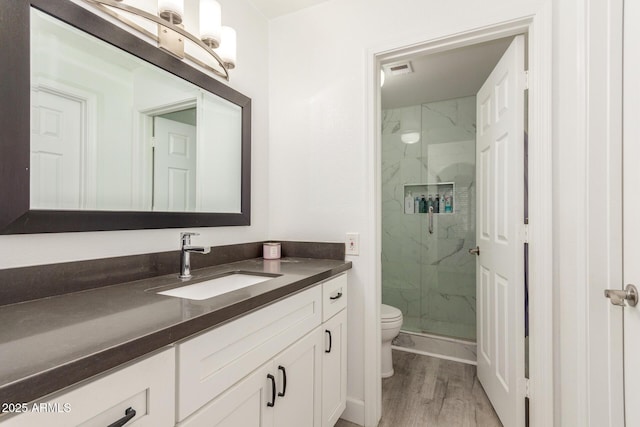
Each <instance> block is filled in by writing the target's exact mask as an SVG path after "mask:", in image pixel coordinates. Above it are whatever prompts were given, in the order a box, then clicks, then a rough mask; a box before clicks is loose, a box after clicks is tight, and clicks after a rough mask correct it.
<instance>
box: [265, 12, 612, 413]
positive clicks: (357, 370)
mask: <svg viewBox="0 0 640 427" xmlns="http://www.w3.org/2000/svg"><path fill="white" fill-rule="evenodd" d="M545 3H546V0H537V1H525V0H518V1H507V0H490V1H483V2H477V1H473V0H457V1H448V2H435V1H422V0H368V1H367V0H332V1H329V2H326V3H322V4H320V5H317V6H315V7H312V8H309V9H305V10H302V11H299V12H297V13H293V14H290V15H286V16H283V17H280V18H278V19H275V20H272V21H271V23H270V48H269V55H270V56H269V66H270V74H271V78H270V84H271V86H270V115H271V117H270V134H269V138H270V150H269V168H270V173H269V180H270V187H269V188H270V192H269V194H270V202H269V216H270V228H269V235H270V237H272V238H276V237H277V238H284V239H294V238H295V239H301V240H335V241H341V240H343V239H344V233H345V232H347V231H356V232H360V233H361V237H360V243H361V246H362V247H361V255H360V256H359V257H349V259H351V260H352V261H353V262H354V269H353V271H352V274H351V276H350V280H351V283H350V300H349V304H350V307H349V309H350V311H349V345H350V354H349V357H350V358H349V390H348V395H349V397H350V398H352V399H356V400H362V399H363V398H364V395H365V390H364V382H363V374H364V372H363V366H364V355H363V352H362V343H363V335H364V324H363V315H364V306H363V301H364V300H365V299H367V300H371V298H369V297H368V296H370V295H371V293H372V292H375V284H374V266H375V259H376V257H379V255H378V254H375V253H372V247H373V243H374V237H375V236H373V235H371V234H369V232H368V229H369V228H368V227H370V226H369V225H368V221H369V218H368V216H367V210H368V209H370V207H371V206H372V204H373V200H368V199H367V198H366V197H367V192H368V188H369V185H370V183H368V182H366V177H367V176H368V174H369V170H368V168H369V167H370V166H371V165H368V164H367V158H366V153H367V146H368V145H369V144H372V143H373V141H368V140H366V132H367V130H366V129H365V126H366V123H365V118H366V108H367V103H368V102H372V101H371V100H368V99H367V95H366V88H365V83H366V80H367V74H366V64H367V63H366V61H367V52H371V51H372V50H373V49H375V50H377V51H380V50H383V49H384V48H394V47H397V46H401V45H409V44H411V43H419V42H420V41H424V40H430V39H434V38H437V37H440V36H445V35H450V34H454V33H457V32H461V31H465V30H470V29H473V28H477V27H480V26H483V25H487V24H491V23H497V22H504V21H508V20H511V19H516V18H519V17H521V16H524V15H528V14H531V13H534V12H536V11H537V10H539V9H540V8H541V7H542V6H543V5H544V4H545ZM550 3H551V4H552V6H553V10H552V12H553V32H554V33H553V45H554V52H553V60H554V61H555V62H554V65H553V79H554V87H553V88H554V99H553V103H554V110H553V121H554V127H553V135H554V139H553V144H554V147H555V148H554V152H553V156H554V177H553V178H554V188H555V191H554V194H553V195H549V196H550V201H552V202H553V208H552V209H553V214H554V265H555V281H554V289H555V291H554V301H555V304H556V306H555V307H554V316H555V318H554V336H555V338H554V345H555V355H556V362H557V364H556V366H555V380H554V383H555V393H556V395H555V398H554V402H555V422H556V425H586V424H584V423H583V422H586V420H587V419H588V415H585V413H586V412H588V411H587V408H588V404H587V402H588V401H587V398H586V396H587V394H589V393H590V399H591V401H596V400H593V399H594V398H597V397H598V393H599V394H600V397H601V396H602V394H603V393H604V394H605V397H606V393H607V392H606V389H603V388H600V389H597V387H596V386H595V384H594V386H593V388H592V389H591V390H590V391H587V385H586V384H585V381H584V380H583V378H584V377H585V376H586V375H588V374H589V373H590V371H589V370H587V368H586V359H587V356H586V351H585V350H586V348H585V347H582V346H583V345H585V340H587V341H588V340H589V339H591V340H592V344H591V345H592V346H594V345H600V346H601V345H602V344H606V343H604V342H602V341H598V340H599V339H600V337H599V336H598V337H596V336H592V337H591V338H590V337H589V336H588V335H586V334H582V335H581V336H579V337H577V336H576V335H575V332H576V331H578V332H581V331H584V330H585V328H584V326H583V325H584V322H585V320H586V319H587V318H588V314H587V313H586V311H585V309H584V307H577V303H576V299H575V296H576V294H580V292H584V291H585V290H586V289H585V287H586V285H585V283H586V282H584V281H582V279H583V278H584V277H585V275H586V274H587V271H588V270H587V265H586V263H585V262H584V258H583V259H579V258H580V256H584V254H583V253H582V252H580V248H581V245H584V244H585V242H586V241H587V240H588V237H589V229H587V227H586V222H585V221H586V219H585V218H586V215H587V214H586V212H585V210H586V206H585V203H584V197H585V196H586V195H587V194H588V184H587V183H586V181H585V177H586V175H585V173H584V172H585V170H584V167H585V164H584V162H585V161H586V160H585V159H586V157H587V148H586V146H585V144H584V140H583V139H581V135H582V134H583V133H584V132H583V131H584V126H585V122H584V118H583V117H582V116H581V115H583V114H584V113H585V111H584V99H585V96H586V94H585V86H584V81H585V74H586V71H585V61H584V55H585V52H584V45H585V40H586V35H587V34H586V32H585V25H584V18H585V10H586V9H587V5H588V3H589V1H588V0H553V1H550ZM591 19H592V22H591V25H593V26H597V25H598V24H599V23H601V21H602V20H606V19H607V17H606V16H605V14H602V13H596V14H593V16H592V17H591ZM593 84H594V85H597V84H600V85H606V84H607V83H606V82H605V81H603V82H602V83H598V82H596V81H595V80H594V83H593ZM600 100H601V101H604V100H602V99H601V98H594V99H592V100H591V102H592V103H593V104H597V102H599V101H600ZM603 105H604V104H603ZM593 119H594V120H598V118H597V117H593ZM581 132H582V134H581ZM592 163H595V162H592ZM603 164H604V163H603ZM605 166H606V165H605ZM605 166H603V167H605ZM594 170H595V169H594ZM603 171H604V172H606V170H603ZM595 176H597V175H595ZM595 226H596V225H593V227H595ZM594 246H595V245H594ZM590 261H591V268H592V269H594V268H595V269H597V268H598V260H597V258H596V259H592V260H590ZM538 314H540V315H550V313H538ZM579 346H580V347H579ZM593 425H597V424H593Z"/></svg>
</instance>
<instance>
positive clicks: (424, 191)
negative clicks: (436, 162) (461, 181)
mask: <svg viewBox="0 0 640 427" xmlns="http://www.w3.org/2000/svg"><path fill="white" fill-rule="evenodd" d="M409 193H411V196H412V197H413V198H414V199H415V198H416V196H418V197H422V195H424V197H425V199H427V200H428V199H429V195H431V196H434V197H435V195H436V194H439V195H440V197H442V195H443V194H444V195H449V196H451V212H444V209H443V211H442V212H434V214H437V215H450V214H452V213H455V210H456V202H455V183H453V182H434V183H419V184H404V197H403V199H405V198H406V197H407V196H408V195H409ZM420 213H421V214H424V212H420ZM405 214H413V212H411V213H410V212H405Z"/></svg>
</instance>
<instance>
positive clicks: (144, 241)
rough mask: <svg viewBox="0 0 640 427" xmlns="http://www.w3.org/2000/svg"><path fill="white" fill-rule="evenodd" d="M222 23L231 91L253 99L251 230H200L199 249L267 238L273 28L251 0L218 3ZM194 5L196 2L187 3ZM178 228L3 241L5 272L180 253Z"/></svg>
mask: <svg viewBox="0 0 640 427" xmlns="http://www.w3.org/2000/svg"><path fill="white" fill-rule="evenodd" d="M219 1H220V4H221V6H222V13H223V22H224V24H225V25H230V26H232V27H235V28H236V30H237V32H238V64H237V68H236V69H235V70H233V71H232V73H231V81H230V82H229V86H231V87H233V88H234V89H236V90H238V91H240V92H242V93H243V94H245V95H247V96H248V97H250V98H251V99H252V108H253V117H252V119H253V121H252V137H253V140H252V176H251V187H252V188H251V189H252V197H251V199H252V206H251V212H252V215H251V226H248V227H216V228H200V229H198V230H196V231H198V232H200V234H201V236H198V237H196V238H194V243H195V244H209V245H214V246H218V245H224V244H231V243H242V242H253V241H259V240H265V239H266V238H267V224H268V218H267V213H268V204H267V200H268V199H267V191H268V188H267V180H268V175H267V171H268V167H267V161H268V159H267V156H268V154H267V153H268V151H267V150H268V147H267V135H268V117H269V116H268V111H267V108H268V89H267V88H268V69H267V60H268V57H267V51H268V40H269V33H268V23H267V20H266V18H264V16H263V15H262V14H260V13H259V12H258V11H257V10H256V9H255V7H254V6H253V5H252V4H251V3H250V2H249V1H248V0H219ZM189 3H195V1H194V0H187V5H188V6H189ZM179 232H180V230H179V229H165V230H136V231H112V232H90V233H56V234H36V235H13V236H0V269H3V268H11V267H19V266H26V265H37V264H46V263H55V262H65V261H73V260H83V259H93V258H105V257H112V256H121V255H132V254H140V253H148V252H160V251H168V250H176V249H178V247H179V245H178V235H179Z"/></svg>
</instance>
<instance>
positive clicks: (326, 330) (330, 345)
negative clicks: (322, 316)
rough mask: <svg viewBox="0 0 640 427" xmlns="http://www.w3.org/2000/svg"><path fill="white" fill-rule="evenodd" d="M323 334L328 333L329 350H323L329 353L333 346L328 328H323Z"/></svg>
mask: <svg viewBox="0 0 640 427" xmlns="http://www.w3.org/2000/svg"><path fill="white" fill-rule="evenodd" d="M340 295H342V294H340ZM324 333H325V334H329V350H325V351H324V352H325V353H331V347H333V345H332V344H331V331H330V330H328V329H325V331H324Z"/></svg>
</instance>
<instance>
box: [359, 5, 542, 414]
mask: <svg viewBox="0 0 640 427" xmlns="http://www.w3.org/2000/svg"><path fill="white" fill-rule="evenodd" d="M551 8H552V7H551V2H550V1H548V2H545V4H544V5H542V6H541V7H540V9H539V10H538V11H537V12H536V13H533V14H531V15H527V16H523V17H521V18H519V19H514V20H512V21H508V22H499V23H494V24H490V25H486V26H483V27H479V28H475V29H473V30H471V31H465V32H458V33H454V34H448V35H445V36H442V37H438V38H435V39H427V40H424V39H422V40H415V39H413V40H407V41H405V42H404V43H395V44H392V45H387V46H380V47H378V48H374V49H370V50H369V51H368V52H367V58H366V60H367V68H366V71H367V101H366V103H367V105H366V110H367V111H366V113H367V117H366V119H367V127H366V131H367V140H368V141H372V142H373V143H372V144H367V152H366V155H367V164H368V170H367V182H368V183H370V185H369V189H368V194H367V197H368V199H369V200H372V201H373V203H372V204H371V205H370V209H369V211H368V223H367V228H368V232H369V233H370V235H372V236H375V241H374V250H373V251H372V253H373V257H374V259H373V260H372V261H371V262H372V264H373V265H375V271H374V272H373V277H372V280H373V281H374V283H375V291H374V292H370V293H368V294H367V295H365V301H364V310H365V313H364V324H365V339H364V340H365V342H364V345H365V348H364V355H365V358H364V372H365V378H364V390H365V395H364V414H362V417H363V421H364V425H365V426H374V425H376V424H377V422H378V420H379V419H380V417H381V412H382V408H381V395H382V391H381V381H380V360H379V358H380V355H379V353H380V327H379V325H380V304H381V299H382V298H381V293H382V292H381V281H382V279H381V277H382V272H381V271H382V261H381V257H380V254H381V253H382V238H381V214H380V212H381V211H380V209H381V202H380V199H381V188H382V183H381V172H380V161H381V139H382V138H381V134H380V129H381V128H380V120H381V119H380V117H381V102H380V72H379V70H380V65H381V63H382V62H383V61H384V62H390V61H399V60H402V59H406V58H407V57H410V56H415V55H417V54H421V55H426V54H433V53H438V52H443V51H447V50H451V49H456V48H459V47H463V46H469V45H474V44H478V43H482V42H486V41H490V40H495V39H499V38H503V37H509V36H514V35H517V34H525V33H526V34H528V48H529V49H528V60H529V61H528V70H529V76H530V77H529V82H528V83H529V84H528V88H529V152H528V170H529V182H528V183H529V189H528V190H529V194H528V196H529V224H530V225H529V232H528V241H529V243H530V246H529V265H530V273H529V305H530V310H529V312H530V313H534V314H535V313H545V315H538V316H535V317H531V318H530V319H529V334H530V335H529V336H530V338H529V339H530V346H529V378H530V380H531V381H530V385H529V393H528V395H533V396H535V400H534V401H533V402H531V405H530V410H529V419H530V425H531V426H548V425H553V421H554V385H553V366H554V364H553V358H554V356H553V323H552V322H553V316H552V315H551V313H553V299H552V297H553V270H552V240H553V236H552V214H551V209H546V208H545V207H546V206H547V204H546V203H545V198H547V197H548V195H549V194H552V190H553V188H552V179H551V177H552V127H551V124H552V113H551V112H552V31H551V27H552V20H551ZM523 228H524V227H523Z"/></svg>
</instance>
